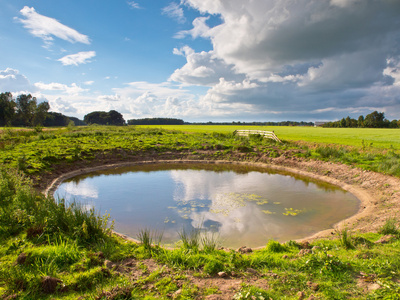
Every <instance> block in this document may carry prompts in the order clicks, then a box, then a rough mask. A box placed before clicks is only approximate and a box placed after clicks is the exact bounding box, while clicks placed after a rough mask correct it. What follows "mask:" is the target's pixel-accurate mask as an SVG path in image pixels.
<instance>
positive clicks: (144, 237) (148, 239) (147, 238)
mask: <svg viewBox="0 0 400 300" xmlns="http://www.w3.org/2000/svg"><path fill="white" fill-rule="evenodd" d="M137 238H138V240H139V241H140V242H141V243H142V245H143V247H144V248H145V249H146V250H151V245H152V244H153V238H152V236H151V232H150V229H148V228H145V229H140V230H139V233H138V235H137Z"/></svg>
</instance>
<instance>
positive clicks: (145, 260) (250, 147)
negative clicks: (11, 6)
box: [0, 126, 400, 299]
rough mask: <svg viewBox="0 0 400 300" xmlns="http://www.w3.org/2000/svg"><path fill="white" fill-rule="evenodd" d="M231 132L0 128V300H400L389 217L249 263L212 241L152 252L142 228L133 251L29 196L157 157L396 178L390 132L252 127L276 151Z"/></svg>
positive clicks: (103, 221) (395, 238)
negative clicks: (56, 181)
mask: <svg viewBox="0 0 400 300" xmlns="http://www.w3.org/2000/svg"><path fill="white" fill-rule="evenodd" d="M163 127H164V126H163ZM167 129H169V130H167ZM178 129H179V130H178ZM234 129H237V128H235V127H232V126H211V127H209V126H192V127H190V126H173V127H172V128H170V127H169V128H168V127H166V126H165V128H160V126H156V128H154V127H153V128H144V127H139V126H137V127H134V126H124V127H107V126H88V127H75V126H69V127H68V128H55V129H53V130H49V131H47V130H46V131H44V130H41V129H40V128H37V129H32V130H23V131H21V130H17V129H12V128H4V129H3V130H2V131H1V132H0V163H1V166H0V297H1V298H2V299H205V298H206V297H207V296H209V295H216V296H215V297H217V296H218V295H220V296H223V294H222V292H221V290H220V285H222V284H223V283H224V284H225V283H226V284H228V283H229V282H237V281H240V282H241V284H236V286H234V287H233V288H231V289H229V290H227V291H226V292H227V293H228V292H229V293H230V294H231V298H232V299H399V297H400V284H399V280H400V231H399V227H398V223H399V222H398V220H397V219H388V220H387V222H386V223H385V224H384V225H383V226H382V227H381V228H380V230H379V231H378V232H374V233H365V234H359V233H352V232H350V231H349V230H347V229H343V230H341V231H336V233H335V235H334V236H335V237H336V238H335V239H333V240H317V241H313V242H312V243H311V244H307V243H303V244H300V243H297V242H294V241H288V242H286V243H278V242H275V241H272V240H271V241H266V244H265V247H264V248H263V249H259V250H255V251H253V252H252V253H241V252H237V251H235V250H229V249H222V250H218V240H217V239H207V238H204V236H202V235H201V234H198V232H196V231H194V232H189V233H184V232H182V233H181V238H182V241H181V243H179V244H178V245H177V247H176V248H175V249H174V250H168V249H164V248H162V247H159V246H157V245H155V244H157V243H158V240H159V234H157V233H154V232H152V231H151V230H149V229H143V230H142V232H141V234H140V235H139V236H138V237H136V238H138V239H139V240H141V242H142V243H141V244H136V243H133V242H129V241H126V240H122V239H121V238H119V237H116V236H115V235H113V234H112V233H111V229H112V222H111V223H110V222H109V221H110V220H109V218H108V216H107V215H105V216H100V215H98V213H96V211H95V210H90V211H87V210H83V209H82V208H81V207H80V205H79V204H78V203H72V204H70V205H67V204H66V203H65V202H64V201H63V200H62V199H54V198H52V197H51V196H50V197H45V196H44V195H43V194H41V193H40V192H38V191H37V189H36V188H35V187H38V186H40V182H41V178H42V177H43V178H45V177H46V176H48V175H49V174H51V173H57V172H58V173H62V172H63V171H65V170H72V169H74V168H77V167H79V168H81V167H84V166H88V165H94V164H100V163H102V162H116V161H122V162H123V161H132V160H141V159H157V158H160V159H166V158H170V159H180V158H192V159H207V160H212V159H215V160H220V159H231V160H240V161H253V160H257V161H262V160H263V159H265V160H267V159H268V158H276V157H280V156H285V157H286V158H290V157H297V158H301V159H318V160H324V161H333V162H341V163H346V164H349V165H352V166H357V167H360V168H364V169H368V170H374V171H377V172H382V173H387V174H391V175H393V176H400V151H399V149H400V148H399V147H400V146H399V143H400V141H399V133H400V131H397V130H395V129H394V130H390V129H377V130H373V129H372V130H370V129H362V130H356V129H354V130H353V129H325V128H310V127H304V128H303V127H262V128H260V129H262V130H274V131H275V133H276V134H277V135H278V137H279V138H280V139H281V140H283V141H284V143H283V144H280V143H276V142H274V141H270V140H265V139H263V138H261V137H259V136H250V137H249V138H247V137H237V136H235V135H233V134H232V132H233V131H234ZM240 129H245V127H244V126H243V127H240ZM246 129H247V128H246ZM251 129H253V128H251ZM328 133H329V134H328ZM362 140H364V143H362ZM332 144H336V145H332ZM387 234H391V238H390V239H389V241H388V243H375V242H376V241H378V240H379V239H380V238H382V237H383V236H385V235H387ZM220 272H223V273H220ZM224 276H226V277H224ZM221 280H223V281H221ZM311 297H313V298H311Z"/></svg>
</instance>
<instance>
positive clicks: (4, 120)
mask: <svg viewBox="0 0 400 300" xmlns="http://www.w3.org/2000/svg"><path fill="white" fill-rule="evenodd" d="M15 107H16V103H15V101H14V99H13V97H12V94H11V93H10V92H6V93H1V94H0V126H6V125H9V124H11V122H12V121H13V119H14V116H15Z"/></svg>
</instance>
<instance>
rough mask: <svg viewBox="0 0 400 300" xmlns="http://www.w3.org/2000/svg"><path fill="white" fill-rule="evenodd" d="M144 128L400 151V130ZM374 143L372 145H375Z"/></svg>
mask: <svg viewBox="0 0 400 300" xmlns="http://www.w3.org/2000/svg"><path fill="white" fill-rule="evenodd" d="M141 127H152V128H160V127H161V128H165V129H175V130H182V131H186V132H222V133H229V132H233V131H235V130H237V129H254V130H268V131H274V132H275V134H276V135H277V136H278V137H279V138H280V139H282V140H291V141H307V142H317V143H326V144H341V145H349V146H357V147H362V141H363V140H364V144H365V145H366V146H368V147H370V146H372V147H376V148H381V149H382V148H383V149H390V148H391V147H393V148H394V149H400V129H380V128H379V129H372V128H322V127H291V126H235V125H151V126H150V125H148V126H141ZM371 144H372V145H371Z"/></svg>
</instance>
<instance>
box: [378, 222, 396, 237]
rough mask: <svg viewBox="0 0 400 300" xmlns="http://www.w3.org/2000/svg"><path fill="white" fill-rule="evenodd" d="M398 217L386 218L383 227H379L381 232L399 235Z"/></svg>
mask: <svg viewBox="0 0 400 300" xmlns="http://www.w3.org/2000/svg"><path fill="white" fill-rule="evenodd" d="M397 222H398V221H397V219H396V218H388V219H386V222H385V224H383V225H382V227H381V228H380V229H379V231H378V232H379V233H380V234H385V235H386V234H394V235H399V234H400V231H399V227H398V226H397Z"/></svg>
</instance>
